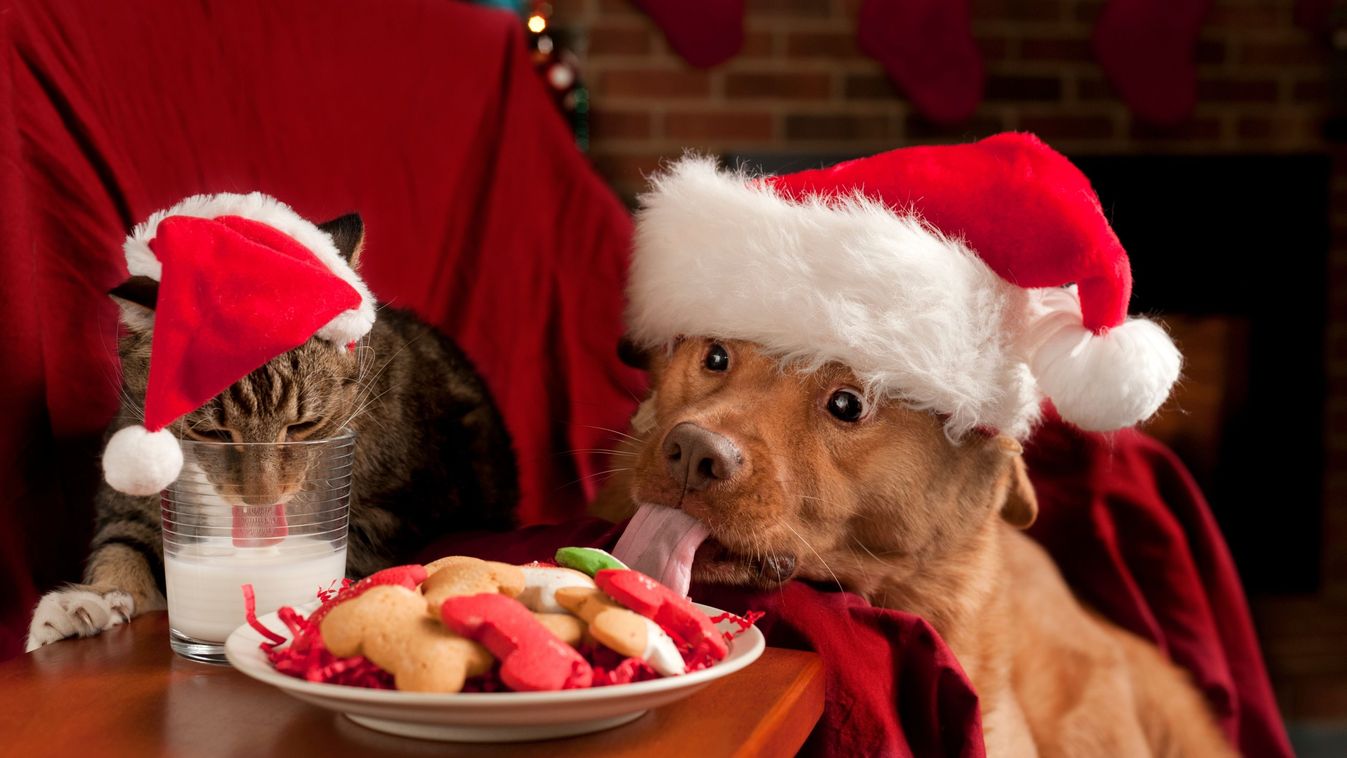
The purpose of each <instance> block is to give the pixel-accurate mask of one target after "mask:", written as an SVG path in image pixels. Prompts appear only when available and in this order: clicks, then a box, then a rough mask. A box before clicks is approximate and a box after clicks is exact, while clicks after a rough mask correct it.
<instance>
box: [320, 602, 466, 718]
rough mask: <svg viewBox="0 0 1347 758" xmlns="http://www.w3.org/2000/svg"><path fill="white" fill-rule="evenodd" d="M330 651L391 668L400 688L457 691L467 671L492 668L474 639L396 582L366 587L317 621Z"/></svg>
mask: <svg viewBox="0 0 1347 758" xmlns="http://www.w3.org/2000/svg"><path fill="white" fill-rule="evenodd" d="M319 632H320V633H321V634H322V637H323V644H324V645H326V646H327V649H328V650H330V651H331V652H332V654H333V655H335V656H338V657H341V658H347V657H350V656H354V655H363V656H365V657H366V658H368V659H369V660H370V661H371V662H372V663H374V665H376V666H378V667H379V668H381V669H383V670H385V671H387V672H389V673H391V674H392V675H393V680H394V684H395V685H396V686H397V688H398V689H399V690H406V691H410V692H458V691H459V690H461V689H463V682H464V680H466V679H467V678H468V677H470V676H476V675H478V674H481V673H485V672H486V671H487V670H488V669H489V668H491V655H490V654H489V653H487V651H486V650H485V649H484V648H483V647H482V646H481V645H478V644H477V643H475V642H473V641H471V640H467V639H464V638H463V637H460V636H459V635H457V634H454V633H452V632H450V631H448V630H446V629H445V628H444V627H443V626H441V625H440V622H438V621H436V620H435V619H434V618H431V617H430V616H428V615H426V601H425V599H424V598H423V597H422V596H421V594H420V593H418V592H416V591H415V590H411V589H407V588H406V587H403V586H400V585H380V586H375V587H370V588H369V589H368V590H366V591H365V592H363V593H361V594H360V595H359V596H358V597H355V598H352V599H350V600H347V601H346V602H343V603H341V604H339V605H336V606H333V607H332V610H331V611H329V612H328V613H327V615H326V616H325V617H324V618H323V620H322V623H321V624H320V625H319Z"/></svg>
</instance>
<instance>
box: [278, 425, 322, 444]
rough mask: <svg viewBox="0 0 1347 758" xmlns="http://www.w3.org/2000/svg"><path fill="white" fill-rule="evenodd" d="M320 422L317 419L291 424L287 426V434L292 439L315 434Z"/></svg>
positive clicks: (300, 438)
mask: <svg viewBox="0 0 1347 758" xmlns="http://www.w3.org/2000/svg"><path fill="white" fill-rule="evenodd" d="M318 423H319V422H318V421H316V420H309V421H301V422H299V423H297V424H291V425H290V426H287V427H286V428H285V436H286V437H287V438H288V439H292V440H302V439H304V438H305V437H307V436H309V435H310V434H313V432H314V430H315V429H317V428H318Z"/></svg>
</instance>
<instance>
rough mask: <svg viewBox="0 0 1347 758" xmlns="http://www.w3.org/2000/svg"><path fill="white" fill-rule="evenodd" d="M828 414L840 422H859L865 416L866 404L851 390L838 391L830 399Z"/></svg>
mask: <svg viewBox="0 0 1347 758" xmlns="http://www.w3.org/2000/svg"><path fill="white" fill-rule="evenodd" d="M828 412H829V413H831V414H832V415H833V417H834V418H836V419H838V420H839V421H858V420H860V417H861V416H863V415H865V403H863V402H862V401H861V396H860V395H857V394H856V393H855V392H852V391H851V390H838V391H836V392H834V393H833V394H832V396H831V397H829V398H828Z"/></svg>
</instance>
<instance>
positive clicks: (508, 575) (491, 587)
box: [421, 555, 524, 614]
mask: <svg viewBox="0 0 1347 758" xmlns="http://www.w3.org/2000/svg"><path fill="white" fill-rule="evenodd" d="M426 572H427V573H428V574H429V576H428V577H427V578H426V580H425V581H424V582H422V583H421V594H423V595H425V597H426V601H427V602H428V603H429V604H430V606H431V609H432V611H433V612H434V613H436V614H438V612H439V607H440V604H441V603H443V602H444V600H445V599H446V598H450V597H454V596H456V595H478V594H481V593H483V592H495V593H500V594H503V595H508V596H510V597H514V596H516V595H518V594H519V593H520V592H523V591H524V572H523V571H521V570H520V569H519V567H518V566H511V565H510V564H508V563H497V562H495V561H484V560H481V559H479V558H469V557H467V556H465V555H451V556H449V557H447V558H441V559H439V560H438V561H434V562H432V563H428V564H426Z"/></svg>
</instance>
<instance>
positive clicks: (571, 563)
mask: <svg viewBox="0 0 1347 758" xmlns="http://www.w3.org/2000/svg"><path fill="white" fill-rule="evenodd" d="M556 558H557V563H559V564H561V565H562V566H565V567H566V568H573V569H575V570H576V571H583V572H585V573H586V574H589V575H590V576H594V575H595V574H597V573H599V572H600V571H602V570H604V569H624V568H626V567H627V565H626V564H625V563H623V562H622V561H619V560H618V559H616V558H614V557H613V556H611V555H609V554H608V553H606V552H604V551H602V550H599V549H598V548H594V547H563V548H561V549H560V550H558V551H557V556H556Z"/></svg>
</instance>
